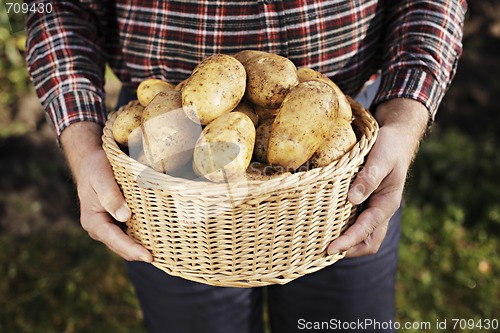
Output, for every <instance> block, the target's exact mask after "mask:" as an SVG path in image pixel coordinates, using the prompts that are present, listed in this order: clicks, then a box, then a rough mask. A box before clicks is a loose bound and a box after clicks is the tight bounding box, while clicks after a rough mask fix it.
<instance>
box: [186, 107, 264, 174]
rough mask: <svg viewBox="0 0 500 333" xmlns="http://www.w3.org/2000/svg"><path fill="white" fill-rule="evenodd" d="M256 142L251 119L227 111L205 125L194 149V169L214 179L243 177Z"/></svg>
mask: <svg viewBox="0 0 500 333" xmlns="http://www.w3.org/2000/svg"><path fill="white" fill-rule="evenodd" d="M254 144H255V127H254V125H253V123H252V120H251V119H250V118H249V117H248V116H247V115H245V114H243V113H241V112H231V113H226V114H224V115H222V116H220V117H218V118H217V119H215V120H214V121H212V122H211V123H210V124H208V125H207V126H206V127H205V128H204V129H203V133H202V134H201V135H200V138H199V139H198V141H197V142H196V146H195V149H194V155H193V170H195V172H196V173H197V175H198V176H200V177H205V178H207V179H208V180H210V181H212V182H224V181H231V180H234V179H238V178H239V177H243V176H244V175H245V172H246V169H247V168H248V165H249V164H250V160H251V158H252V153H253V148H254Z"/></svg>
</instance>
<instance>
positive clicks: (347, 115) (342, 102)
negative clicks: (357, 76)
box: [297, 67, 353, 122]
mask: <svg viewBox="0 0 500 333" xmlns="http://www.w3.org/2000/svg"><path fill="white" fill-rule="evenodd" d="M297 76H298V78H299V82H305V81H312V80H318V81H323V82H325V83H328V84H329V85H330V86H331V87H332V88H333V89H335V92H336V93H337V95H338V97H339V112H338V117H340V118H343V119H345V120H347V121H349V122H351V121H352V119H353V117H352V109H351V104H350V103H349V101H348V99H347V96H346V95H344V93H343V92H342V90H340V88H339V87H338V86H337V85H336V84H335V83H334V82H333V81H332V80H330V78H328V77H327V76H326V75H324V74H322V73H320V72H318V71H315V70H314V69H311V68H306V67H303V68H299V69H298V70H297Z"/></svg>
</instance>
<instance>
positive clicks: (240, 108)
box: [233, 102, 260, 127]
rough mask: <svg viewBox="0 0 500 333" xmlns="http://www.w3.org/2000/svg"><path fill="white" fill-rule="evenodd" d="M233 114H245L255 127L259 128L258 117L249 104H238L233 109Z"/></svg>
mask: <svg viewBox="0 0 500 333" xmlns="http://www.w3.org/2000/svg"><path fill="white" fill-rule="evenodd" d="M233 112H241V113H244V114H246V115H247V116H248V117H249V118H250V119H251V120H252V123H253V125H254V126H255V127H257V126H259V120H260V119H259V115H258V114H257V113H256V112H255V110H254V108H253V106H252V105H251V104H249V103H246V102H240V104H238V105H237V106H236V107H235V108H234V110H233Z"/></svg>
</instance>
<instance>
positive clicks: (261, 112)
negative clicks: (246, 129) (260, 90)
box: [253, 105, 279, 121]
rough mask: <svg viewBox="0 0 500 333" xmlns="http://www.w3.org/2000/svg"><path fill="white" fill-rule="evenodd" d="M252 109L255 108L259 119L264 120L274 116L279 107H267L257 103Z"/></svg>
mask: <svg viewBox="0 0 500 333" xmlns="http://www.w3.org/2000/svg"><path fill="white" fill-rule="evenodd" d="M253 109H254V110H255V113H256V114H257V116H259V119H260V121H264V120H266V119H268V118H275V117H276V115H277V114H278V110H279V108H275V109H268V108H263V107H262V106H258V105H254V106H253Z"/></svg>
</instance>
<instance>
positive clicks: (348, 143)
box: [311, 118, 357, 167]
mask: <svg viewBox="0 0 500 333" xmlns="http://www.w3.org/2000/svg"><path fill="white" fill-rule="evenodd" d="M356 142H357V139H356V134H355V133H354V130H353V129H352V127H351V124H350V123H349V121H347V120H345V119H342V118H339V119H337V121H336V122H335V127H334V128H333V133H332V135H331V136H330V137H328V138H326V140H325V141H323V143H322V144H321V146H319V148H318V149H317V150H316V151H315V152H314V154H313V156H312V157H311V162H312V163H313V164H314V166H316V167H323V166H327V165H329V164H330V163H332V162H333V161H335V160H338V159H339V158H341V157H342V156H343V155H344V154H345V153H346V152H348V151H349V150H351V148H352V147H354V145H355V144H356Z"/></svg>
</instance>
